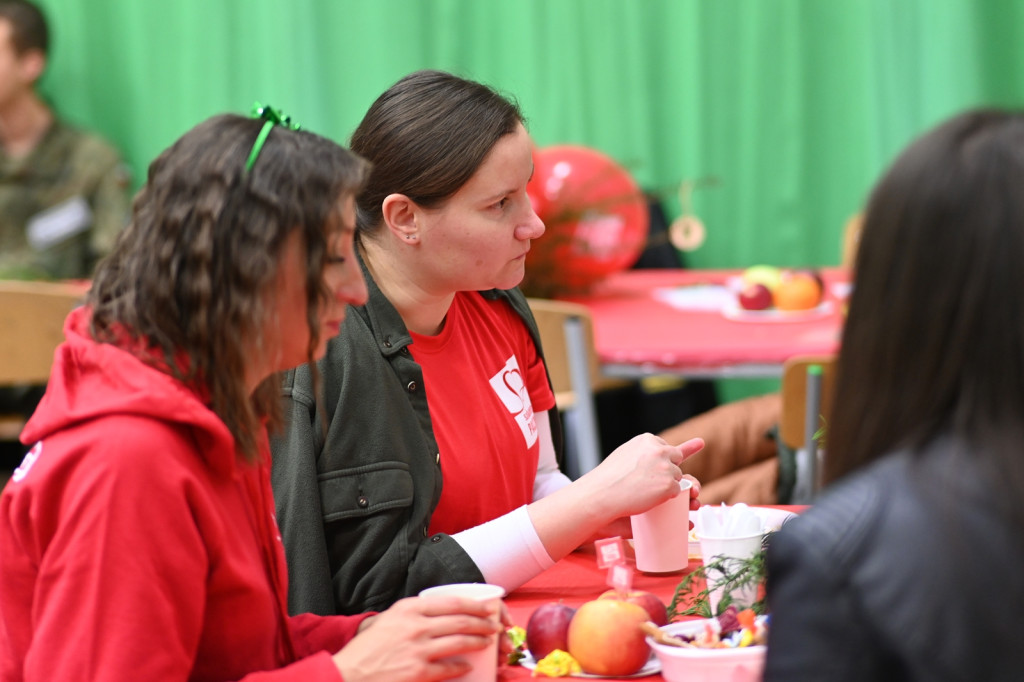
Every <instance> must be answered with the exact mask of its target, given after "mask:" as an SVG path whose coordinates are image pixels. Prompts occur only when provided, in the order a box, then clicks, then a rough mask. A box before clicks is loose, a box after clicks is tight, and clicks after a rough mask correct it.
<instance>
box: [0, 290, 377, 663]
mask: <svg viewBox="0 0 1024 682" xmlns="http://www.w3.org/2000/svg"><path fill="white" fill-rule="evenodd" d="M88 320H89V317H88V312H87V311H86V310H85V309H78V310H76V311H75V312H73V313H72V314H71V315H70V316H69V317H68V320H67V322H66V323H65V329H64V331H65V335H66V337H67V341H66V342H65V343H64V344H62V345H61V346H60V348H58V349H57V352H56V359H55V364H54V367H53V373H52V375H51V378H50V383H49V385H48V386H47V390H46V395H45V396H44V398H43V400H42V402H41V403H40V405H39V408H38V409H37V410H36V413H35V414H34V415H33V416H32V419H31V420H30V421H29V423H28V425H27V426H26V427H25V430H24V432H23V433H22V440H23V441H24V442H25V443H26V444H29V443H34V447H33V448H32V451H31V452H30V453H29V455H28V456H27V457H26V458H25V460H24V462H23V463H22V464H21V466H20V467H19V468H18V469H17V471H15V473H14V476H13V477H12V478H11V481H10V482H9V483H8V485H7V487H6V488H5V489H4V491H3V494H2V496H0V679H2V680H4V681H5V682H13V681H20V680H27V681H32V682H36V681H38V682H56V681H57V680H60V682H70V681H71V680H90V681H94V682H97V681H103V682H108V681H109V682H113V681H115V680H131V681H132V682H137V681H139V680H146V681H147V682H150V681H163V680H219V681H222V680H246V681H247V682H257V681H264V680H266V681H268V682H269V681H270V680H304V681H310V680H312V681H316V680H330V681H331V682H337V681H338V680H340V679H341V676H340V675H339V673H338V671H337V669H336V667H335V666H334V663H333V662H332V660H331V658H330V654H331V653H333V652H335V651H337V650H338V649H339V648H341V646H342V645H343V644H344V643H345V642H347V641H348V640H350V639H351V638H352V637H353V636H354V634H355V631H356V628H357V626H358V625H359V622H360V621H361V620H362V618H363V617H365V616H355V617H350V618H347V617H343V616H334V617H329V618H322V617H319V616H313V615H308V614H307V615H302V616H296V617H289V616H288V615H287V594H288V589H287V588H288V584H287V581H288V579H287V573H286V568H285V558H284V550H283V547H282V544H281V538H280V535H279V533H278V530H277V524H276V521H275V520H274V504H273V498H272V493H271V490H270V483H269V472H268V466H267V465H263V466H250V465H246V464H244V463H242V462H241V461H240V460H238V458H237V457H236V453H235V447H234V439H233V438H232V437H231V435H230V433H229V432H228V429H227V427H226V426H225V425H224V423H223V422H222V421H221V420H220V419H219V418H218V417H217V416H216V415H215V414H214V413H213V412H211V411H210V410H209V408H208V407H207V406H206V405H205V404H204V403H203V402H202V401H201V400H200V399H199V398H198V396H197V395H196V394H195V393H194V392H192V391H190V390H189V389H188V388H187V387H186V386H185V385H183V384H182V383H181V382H179V381H177V380H175V379H174V378H172V377H171V376H170V375H168V374H165V373H163V372H160V371H158V370H156V369H153V368H152V367H149V366H147V365H145V364H144V363H142V362H140V361H139V360H138V359H136V358H135V357H133V356H132V355H130V354H128V353H126V352H124V351H122V350H120V349H118V348H117V347H115V346H112V345H109V344H97V343H95V342H94V341H93V340H92V339H91V338H90V337H89V335H88V332H87V329H88ZM265 441H266V438H265V437H264V450H265V452H267V453H268V454H267V459H266V460H265V461H266V462H269V449H268V448H266V442H265ZM260 671H263V672H260Z"/></svg>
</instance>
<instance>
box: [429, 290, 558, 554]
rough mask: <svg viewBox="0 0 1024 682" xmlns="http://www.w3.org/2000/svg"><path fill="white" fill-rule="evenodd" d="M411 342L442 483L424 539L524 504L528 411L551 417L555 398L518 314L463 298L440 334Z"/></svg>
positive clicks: (532, 473) (531, 430)
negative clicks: (435, 439)
mask: <svg viewBox="0 0 1024 682" xmlns="http://www.w3.org/2000/svg"><path fill="white" fill-rule="evenodd" d="M412 339H413V343H412V345H411V346H410V348H409V350H410V351H411V352H412V356H413V358H414V359H415V360H416V362H418V363H419V364H420V366H421V367H422V368H423V383H424V385H425V387H426V392H427V402H428V404H429V405H430V419H431V421H432V422H433V426H434V436H435V437H436V438H437V445H438V449H439V451H440V454H441V473H442V475H443V477H444V487H443V489H442V491H441V500H440V502H439V503H438V505H437V509H435V510H434V514H433V516H432V517H431V520H430V532H431V533H449V534H450V533H457V532H459V531H462V530H465V529H467V528H472V527H473V526H477V525H479V524H481V523H484V522H485V521H490V520H491V519H494V518H497V517H499V516H501V515H503V514H506V513H508V512H510V511H512V510H513V509H516V508H518V507H520V506H522V505H524V504H528V503H529V502H531V501H532V500H533V482H534V479H535V478H536V477H537V456H538V453H539V451H540V445H539V440H538V433H537V422H536V419H535V418H534V411H535V410H536V411H539V412H544V411H546V410H550V409H552V408H553V407H554V406H555V396H554V394H553V393H552V392H551V388H550V387H549V386H548V381H547V375H546V373H545V370H544V363H543V362H542V361H541V358H540V354H539V353H538V352H537V347H536V346H535V345H534V343H533V339H532V338H531V337H530V332H529V330H528V329H527V328H526V325H525V324H523V321H522V320H521V319H520V317H519V315H518V314H517V313H516V312H515V311H514V310H513V309H512V307H511V306H509V304H508V303H507V302H505V301H503V300H497V301H490V300H487V299H485V298H484V297H483V296H481V295H480V294H478V293H474V292H460V293H457V294H456V295H455V299H454V300H453V301H452V306H451V309H450V310H449V311H448V316H447V317H446V318H445V325H444V328H443V329H442V330H441V333H440V334H438V335H436V336H423V335H421V334H415V333H414V334H412Z"/></svg>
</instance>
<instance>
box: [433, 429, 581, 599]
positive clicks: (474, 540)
mask: <svg viewBox="0 0 1024 682" xmlns="http://www.w3.org/2000/svg"><path fill="white" fill-rule="evenodd" d="M535 418H536V420H537V430H538V438H539V440H540V453H539V454H538V458H537V477H536V478H535V479H534V483H533V499H534V500H539V499H540V498H542V497H545V496H547V495H550V494H551V493H553V492H555V491H556V490H559V489H561V488H563V487H565V486H567V485H569V483H570V482H571V481H570V480H569V477H568V476H566V475H565V474H563V473H562V472H561V470H560V469H559V468H558V462H557V461H556V459H555V445H554V441H553V440H552V438H551V423H550V421H549V419H548V413H547V412H541V413H538V414H537V415H536V416H535ZM553 418H556V419H557V418H558V415H553ZM452 537H453V538H454V539H455V541H456V542H458V543H459V545H460V546H461V547H462V548H463V549H464V550H466V553H467V554H468V555H469V556H470V558H471V559H472V560H473V561H474V562H475V563H476V565H477V567H479V568H480V572H481V573H483V576H484V579H485V580H486V581H487V582H489V583H492V584H494V585H501V586H502V587H504V588H505V589H506V590H507V591H509V592H511V591H512V590H514V589H516V588H517V587H519V586H520V585H522V584H523V583H525V582H526V581H528V580H530V579H531V578H533V577H534V576H536V575H538V574H540V573H541V572H542V571H544V570H546V569H548V568H550V567H551V566H553V565H554V563H555V562H554V560H553V559H552V558H551V556H550V555H549V554H548V552H547V549H545V548H544V543H542V542H541V540H540V536H538V535H537V530H536V529H535V528H534V526H533V522H532V521H531V520H530V514H529V512H528V511H527V508H526V505H523V506H521V507H519V508H518V509H515V510H513V511H511V512H509V513H507V514H505V515H503V516H499V517H498V518H496V519H492V520H491V521H487V522H485V523H482V524H480V525H479V526H474V527H473V528H469V529H467V530H464V531H461V532H459V533H456V534H455V535H453V536H452Z"/></svg>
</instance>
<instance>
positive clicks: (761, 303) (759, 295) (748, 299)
mask: <svg viewBox="0 0 1024 682" xmlns="http://www.w3.org/2000/svg"><path fill="white" fill-rule="evenodd" d="M772 300H773V298H772V292H771V290H770V289H769V288H768V287H766V286H765V285H763V284H761V283H760V282H754V283H753V284H748V285H746V286H745V287H743V289H741V290H740V293H739V294H737V295H736V301H737V302H738V303H739V304H740V307H741V308H743V309H744V310H765V309H767V308H770V307H771V305H772Z"/></svg>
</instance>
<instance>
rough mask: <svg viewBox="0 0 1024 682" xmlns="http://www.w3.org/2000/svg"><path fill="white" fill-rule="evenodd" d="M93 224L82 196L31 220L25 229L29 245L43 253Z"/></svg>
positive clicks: (41, 213) (75, 197) (86, 203)
mask: <svg viewBox="0 0 1024 682" xmlns="http://www.w3.org/2000/svg"><path fill="white" fill-rule="evenodd" d="M91 224H92V210H90V208H89V203H88V202H87V201H86V200H85V199H83V198H82V197H81V196H74V197H71V198H70V199H68V200H67V201H62V202H61V203H59V204H57V205H56V206H51V207H50V208H48V209H46V210H45V211H40V212H39V213H37V214H35V215H34V216H32V217H31V218H29V221H28V225H27V226H26V228H25V232H26V235H27V237H28V244H29V246H31V247H32V248H33V249H35V250H36V251H43V250H45V249H48V248H50V247H51V246H54V245H56V244H59V243H61V242H62V241H64V240H65V239H68V238H69V237H73V236H75V235H76V234H78V233H79V232H84V231H85V230H86V229H88V227H89V225H91Z"/></svg>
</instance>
